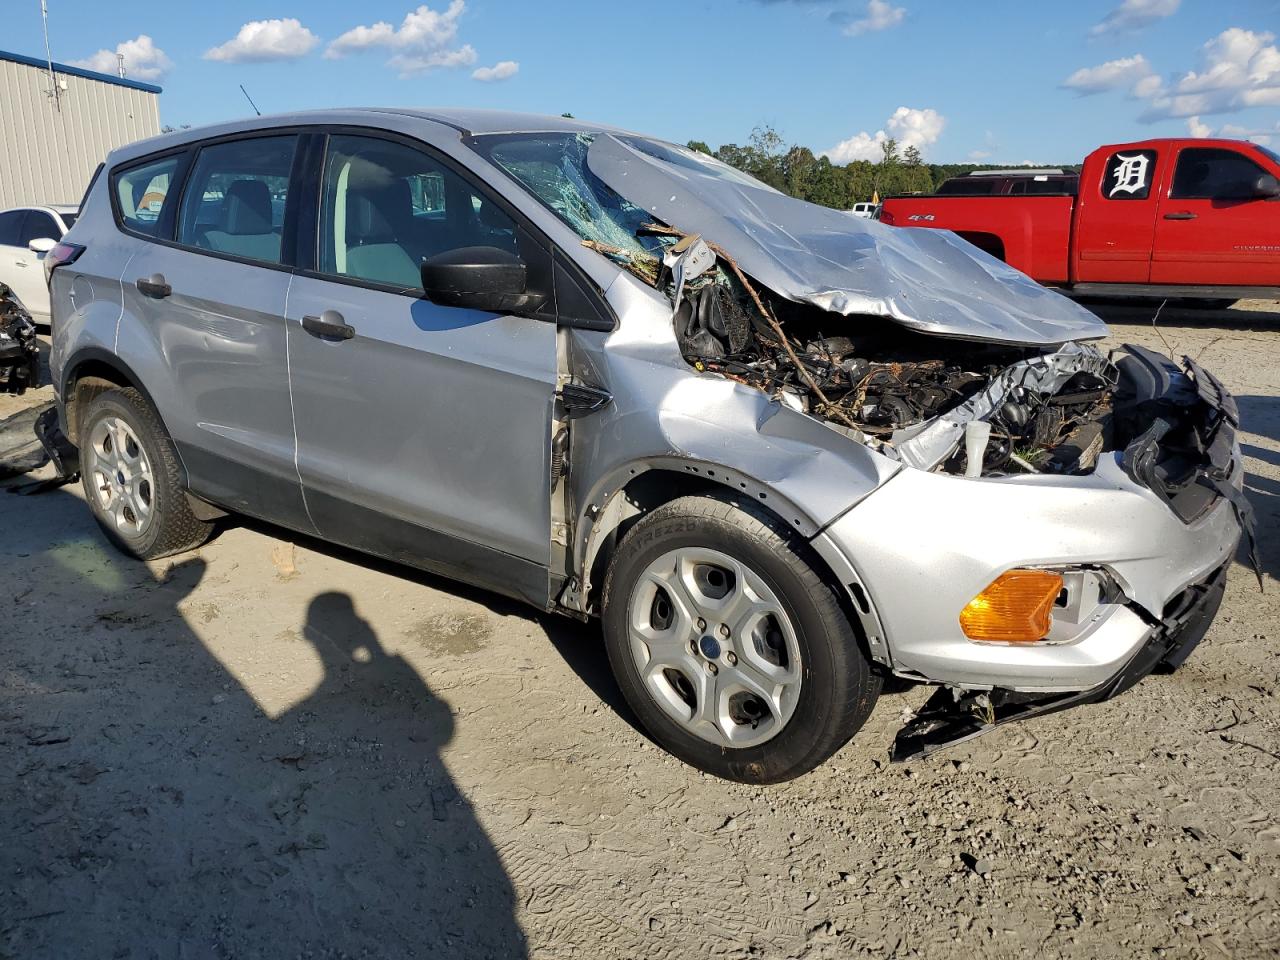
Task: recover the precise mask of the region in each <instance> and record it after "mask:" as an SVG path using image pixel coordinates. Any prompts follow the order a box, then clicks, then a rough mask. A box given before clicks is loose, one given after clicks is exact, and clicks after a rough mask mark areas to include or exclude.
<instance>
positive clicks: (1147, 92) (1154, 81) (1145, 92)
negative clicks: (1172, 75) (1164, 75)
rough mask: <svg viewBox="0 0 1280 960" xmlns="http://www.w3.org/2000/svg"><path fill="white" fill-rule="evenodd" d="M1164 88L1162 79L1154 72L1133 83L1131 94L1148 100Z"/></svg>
mask: <svg viewBox="0 0 1280 960" xmlns="http://www.w3.org/2000/svg"><path fill="white" fill-rule="evenodd" d="M1163 89H1164V81H1163V80H1161V79H1160V77H1159V76H1157V75H1156V74H1154V73H1153V74H1151V75H1150V76H1149V77H1143V78H1142V79H1141V80H1139V81H1138V82H1137V83H1135V84H1134V85H1133V95H1134V96H1135V97H1137V98H1138V99H1139V100H1148V99H1150V98H1151V97H1154V96H1156V95H1158V94H1159V93H1160V91H1162V90H1163Z"/></svg>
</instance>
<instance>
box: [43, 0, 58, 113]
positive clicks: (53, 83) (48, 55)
mask: <svg viewBox="0 0 1280 960" xmlns="http://www.w3.org/2000/svg"><path fill="white" fill-rule="evenodd" d="M40 21H41V23H42V24H43V25H44V55H45V60H46V61H47V62H48V64H49V96H51V97H53V106H54V109H55V110H58V111H59V112H61V111H62V101H61V99H60V97H61V94H62V91H61V90H59V89H58V78H57V77H56V76H54V73H53V51H52V49H51V48H50V47H49V4H48V2H47V0H40Z"/></svg>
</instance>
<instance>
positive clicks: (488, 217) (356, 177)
mask: <svg viewBox="0 0 1280 960" xmlns="http://www.w3.org/2000/svg"><path fill="white" fill-rule="evenodd" d="M475 246H486V247H500V248H501V249H503V250H510V251H511V252H512V253H516V252H517V250H516V230H515V224H514V223H513V222H512V221H511V219H510V218H509V217H508V216H507V215H506V213H504V212H503V211H502V210H500V209H499V208H498V207H497V206H496V205H495V204H494V203H493V202H492V201H486V200H485V199H484V198H483V197H481V196H479V195H478V194H477V193H476V191H475V190H473V189H472V188H471V186H470V185H469V184H468V183H467V182H466V181H465V180H464V179H463V178H462V177H460V176H458V175H457V174H455V173H454V172H452V171H451V170H450V169H449V168H448V167H446V166H444V165H443V164H441V163H439V162H438V161H436V160H434V159H433V158H432V157H430V156H428V155H427V154H426V153H424V152H423V151H421V150H417V149H415V148H413V147H409V146H406V145H404V144H401V143H394V142H392V141H389V140H379V139H375V138H373V137H360V136H350V135H345V134H344V135H335V136H332V137H330V138H329V149H328V151H327V154H326V158H325V167H324V182H323V193H322V199H321V209H320V262H319V267H320V271H321V272H322V273H327V274H331V275H335V276H340V277H352V278H356V279H360V280H368V281H370V282H373V283H380V284H388V285H392V286H396V287H401V288H403V289H405V290H417V289H421V286H422V280H421V276H420V273H419V268H420V267H421V265H422V261H423V260H426V259H428V258H429V257H433V256H435V255H436V254H439V253H443V252H445V251H446V250H454V249H457V248H460V247H475Z"/></svg>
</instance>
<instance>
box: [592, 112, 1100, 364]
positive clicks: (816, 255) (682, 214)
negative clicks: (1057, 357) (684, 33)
mask: <svg viewBox="0 0 1280 960" xmlns="http://www.w3.org/2000/svg"><path fill="white" fill-rule="evenodd" d="M628 139H629V138H628ZM633 142H634V143H637V144H643V145H644V146H645V147H646V148H648V149H646V150H640V149H637V148H636V147H635V146H632V145H631V143H628V142H624V140H623V139H620V138H619V137H617V136H614V135H612V134H602V135H599V136H597V137H596V138H595V139H594V140H593V142H592V144H591V147H590V149H589V150H588V152H587V164H588V166H589V167H590V168H591V172H592V173H594V174H595V175H596V176H597V177H599V178H600V179H601V180H603V181H604V182H605V183H606V184H607V185H608V186H609V187H610V188H612V189H613V190H615V191H617V192H618V193H619V194H620V195H622V196H623V197H626V199H627V200H629V201H630V202H631V203H634V204H636V205H637V206H640V207H643V208H644V209H646V210H648V211H649V212H650V213H652V214H653V215H654V217H655V218H657V219H659V220H661V221H663V222H664V223H667V224H670V225H671V226H673V227H676V228H678V229H680V230H682V231H684V232H687V233H698V234H701V235H702V236H703V237H705V238H706V239H708V240H711V241H713V242H714V243H716V244H719V246H720V247H722V248H723V249H724V250H725V251H726V252H727V253H728V254H729V255H730V256H732V257H733V258H734V259H735V260H737V261H738V264H739V266H741V267H742V269H743V270H744V271H745V272H746V273H748V274H750V275H751V276H752V277H753V278H754V279H755V280H757V281H758V282H760V283H761V284H763V285H764V286H766V287H768V288H769V289H770V290H772V291H773V292H774V293H776V294H778V295H779V296H782V297H785V298H786V299H788V300H793V301H796V302H801V303H811V304H813V305H814V306H816V307H819V308H821V309H823V310H828V311H831V312H833V313H838V314H843V315H845V316H852V315H871V316H879V317H887V318H889V319H891V320H894V321H896V322H897V323H900V324H902V325H903V326H905V327H909V328H911V329H913V330H917V331H920V332H922V333H929V334H936V335H938V336H946V337H959V338H964V339H967V340H983V341H992V342H999V343H1018V344H1034V345H1049V344H1060V343H1065V342H1067V341H1070V340H1089V339H1093V338H1097V337H1103V336H1106V334H1107V327H1106V325H1105V324H1104V323H1103V322H1102V321H1101V320H1099V319H1098V318H1097V317H1096V316H1094V315H1093V314H1092V313H1090V312H1089V311H1088V310H1086V309H1084V308H1083V307H1081V306H1079V305H1077V304H1075V303H1073V302H1072V301H1070V300H1068V299H1067V298H1066V297H1064V296H1062V295H1060V294H1057V293H1054V292H1053V291H1052V290H1048V289H1046V288H1044V287H1042V286H1040V285H1039V284H1038V283H1036V282H1035V281H1033V280H1032V279H1031V278H1029V277H1027V276H1026V275H1025V274H1022V273H1019V272H1018V271H1017V270H1014V269H1013V268H1012V267H1010V266H1008V265H1007V264H1004V263H1002V262H1001V261H999V260H997V259H995V258H994V257H991V256H988V255H987V254H985V253H983V252H982V251H980V250H978V249H977V248H976V247H974V246H972V245H971V244H969V243H967V242H965V241H964V240H961V239H960V238H959V237H957V236H956V235H955V234H954V233H951V232H950V231H945V230H928V229H901V228H895V227H889V226H885V225H884V224H881V223H879V222H877V221H874V220H863V219H859V218H857V217H854V216H851V215H850V214H847V213H844V212H842V211H840V210H832V209H829V208H827V207H821V206H818V205H816V204H812V203H806V202H805V201H803V200H796V199H795V198H793V197H788V196H786V195H785V194H782V193H778V192H777V191H775V190H772V189H771V188H769V187H766V186H765V185H764V184H755V183H754V181H750V180H749V179H748V178H746V177H744V176H741V175H740V174H739V175H727V174H730V171H729V170H728V169H722V168H723V165H722V164H720V163H719V161H715V160H711V159H709V158H705V159H704V158H700V156H699V155H696V154H693V153H692V152H691V151H680V152H679V153H678V154H677V153H676V151H675V149H674V148H667V147H666V145H660V144H656V143H654V142H653V141H639V140H636V141H633ZM658 147H661V148H663V149H666V150H668V151H669V152H670V154H671V157H670V159H662V158H660V157H659V156H657V155H656V154H655V153H650V152H649V150H652V149H654V148H658ZM672 161H678V162H672ZM700 167H701V168H705V169H700ZM733 173H735V174H736V171H734V172H733Z"/></svg>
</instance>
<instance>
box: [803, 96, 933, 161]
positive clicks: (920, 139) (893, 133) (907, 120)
mask: <svg viewBox="0 0 1280 960" xmlns="http://www.w3.org/2000/svg"><path fill="white" fill-rule="evenodd" d="M946 125H947V118H946V117H944V116H942V114H940V113H938V111H937V110H932V109H925V110H916V109H913V108H911V107H899V108H898V109H897V110H895V111H894V112H893V116H891V117H890V118H889V119H888V120H886V121H885V129H884V130H877V131H876V132H875V133H867V132H866V131H863V132H861V133H855V134H854V135H853V136H852V137H849V138H848V139H847V140H842V141H840V142H839V143H837V144H836V145H835V146H834V147H832V148H831V149H830V150H824V151H823V154H824V155H825V156H826V157H828V158H829V159H830V160H831V162H832V163H836V164H841V163H849V162H850V161H852V160H879V159H880V157H881V156H882V155H883V148H882V146H881V145H882V144H883V143H884V142H885V141H886V140H888V139H890V138H893V139H895V140H897V141H898V148H899V149H900V150H905V149H906V148H907V147H915V148H916V149H917V150H919V151H920V152H921V153H924V151H925V148H927V147H930V146H932V145H933V144H934V143H936V142H937V141H938V138H939V137H941V136H942V131H943V128H945V127H946Z"/></svg>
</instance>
